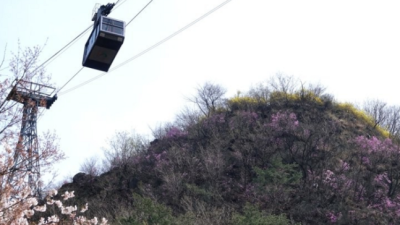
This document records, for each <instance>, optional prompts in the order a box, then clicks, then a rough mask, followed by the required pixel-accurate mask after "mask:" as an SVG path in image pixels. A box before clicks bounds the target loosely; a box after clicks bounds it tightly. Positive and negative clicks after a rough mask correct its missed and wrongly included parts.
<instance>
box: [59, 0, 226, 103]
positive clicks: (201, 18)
mask: <svg viewBox="0 0 400 225" xmlns="http://www.w3.org/2000/svg"><path fill="white" fill-rule="evenodd" d="M231 1H232V0H226V1H224V2H223V3H221V4H220V5H218V6H216V7H214V8H213V9H211V10H210V11H208V12H207V13H205V14H203V15H202V16H200V17H198V18H197V19H195V20H193V21H192V22H190V23H188V24H187V25H186V26H184V27H182V28H181V29H179V30H177V31H175V32H174V33H172V34H171V35H169V36H167V37H166V38H164V39H162V40H161V41H159V42H157V43H156V44H154V45H152V46H150V47H149V48H147V49H145V50H144V51H142V52H140V53H138V54H136V55H135V56H133V57H131V58H129V59H128V60H125V61H124V62H122V63H120V64H119V65H117V66H115V67H113V68H111V70H110V71H109V72H108V73H111V72H113V71H115V70H116V69H118V68H120V67H122V66H124V65H126V64H127V63H129V62H131V61H133V60H135V59H137V58H139V57H140V56H142V55H144V54H146V53H147V52H149V51H151V50H153V49H155V48H157V47H158V46H160V45H162V44H164V43H165V42H167V41H169V40H170V39H172V38H173V37H175V36H176V35H178V34H180V33H182V32H183V31H185V30H186V29H188V28H190V27H191V26H193V25H195V24H196V23H198V22H199V21H201V20H203V19H204V18H206V17H208V16H209V15H211V14H212V13H214V12H215V11H217V10H218V9H220V8H222V7H223V6H225V5H226V4H228V3H229V2H231ZM139 13H140V12H139ZM106 74H107V73H101V74H99V75H97V76H95V77H93V78H91V79H89V80H87V81H85V82H83V83H81V84H79V85H77V86H75V87H73V88H70V89H68V90H66V91H63V92H61V93H60V95H64V94H67V93H69V92H71V91H73V90H76V89H78V88H80V87H82V86H84V85H86V84H89V83H91V82H93V81H95V80H97V79H99V78H100V77H102V76H104V75H106Z"/></svg>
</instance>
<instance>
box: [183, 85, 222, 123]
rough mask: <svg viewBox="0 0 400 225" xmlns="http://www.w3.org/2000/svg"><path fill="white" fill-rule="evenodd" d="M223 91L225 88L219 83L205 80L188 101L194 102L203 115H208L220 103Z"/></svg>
mask: <svg viewBox="0 0 400 225" xmlns="http://www.w3.org/2000/svg"><path fill="white" fill-rule="evenodd" d="M225 93H226V90H225V88H223V87H221V86H220V85H216V84H213V83H210V82H206V83H205V84H204V85H203V86H201V87H199V88H197V95H196V96H195V97H193V98H191V99H189V101H191V102H193V103H195V104H196V105H197V106H198V108H199V109H200V111H201V112H202V113H203V114H204V115H205V116H209V115H210V114H211V113H213V112H215V110H216V109H217V108H218V106H220V105H222V103H223V99H222V97H223V96H224V95H225Z"/></svg>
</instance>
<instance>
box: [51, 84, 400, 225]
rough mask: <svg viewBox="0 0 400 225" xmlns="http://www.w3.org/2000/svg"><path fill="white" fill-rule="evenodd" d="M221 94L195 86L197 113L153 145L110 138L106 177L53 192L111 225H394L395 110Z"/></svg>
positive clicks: (263, 91)
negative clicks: (65, 195)
mask: <svg viewBox="0 0 400 225" xmlns="http://www.w3.org/2000/svg"><path fill="white" fill-rule="evenodd" d="M224 94H225V90H224V89H223V88H222V87H220V86H218V85H215V84H211V83H206V84H205V85H204V86H202V87H199V88H198V94H197V95H196V96H195V97H193V98H191V101H192V102H194V103H195V104H196V105H197V106H198V110H185V111H184V112H182V113H181V114H179V115H178V116H177V119H176V121H175V122H173V123H169V124H165V125H164V126H162V127H159V128H157V129H154V130H153V133H154V140H152V141H151V142H146V141H145V140H144V139H143V138H141V137H140V136H137V135H134V136H129V135H126V134H125V135H123V134H122V133H121V134H119V135H117V139H115V140H118V141H115V140H114V142H112V145H110V148H109V149H108V150H107V151H106V153H108V154H107V162H108V163H107V168H106V172H105V173H102V174H101V175H98V176H97V174H96V173H92V172H93V171H98V170H94V168H91V169H90V170H87V171H85V172H87V173H86V174H85V173H80V174H77V175H75V177H74V179H73V182H72V183H68V184H65V185H63V187H62V188H61V191H60V193H62V192H64V191H66V190H68V191H72V190H73V191H75V193H76V194H75V195H76V197H75V198H73V199H70V200H68V201H71V202H69V204H70V205H74V204H76V205H78V206H82V205H84V204H85V203H88V204H89V210H88V211H87V212H86V213H87V215H88V216H89V217H90V216H91V215H101V216H104V217H106V218H107V219H108V220H109V221H110V222H111V223H113V224H199V225H200V224H221V225H222V224H399V223H400V195H399V182H400V164H399V157H400V151H399V145H398V143H399V138H398V134H399V130H400V125H399V124H398V118H399V116H400V110H399V108H398V107H389V106H386V104H384V103H382V102H380V101H369V102H367V104H365V106H364V110H361V109H358V108H356V107H355V106H353V105H351V104H348V103H339V102H336V101H335V100H334V98H333V96H331V95H329V94H325V93H324V88H322V87H321V86H315V85H305V84H302V83H300V85H299V84H298V83H297V82H295V80H294V79H293V78H292V77H287V76H276V77H275V78H273V79H272V80H270V81H269V82H268V83H267V84H264V85H263V84H260V85H259V86H257V87H253V88H252V89H251V90H250V91H249V92H247V93H245V94H241V93H238V94H237V95H236V96H234V97H232V98H228V99H224V98H223V96H224ZM90 171H92V172H90ZM55 198H57V197H55ZM49 213H52V211H51V209H50V210H49Z"/></svg>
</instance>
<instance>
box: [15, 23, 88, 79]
mask: <svg viewBox="0 0 400 225" xmlns="http://www.w3.org/2000/svg"><path fill="white" fill-rule="evenodd" d="M92 26H93V25H90V26H89V27H87V28H86V29H85V30H84V31H82V32H81V33H80V34H78V36H76V37H75V38H74V39H72V41H70V42H69V43H68V44H66V45H65V46H64V47H62V48H61V49H60V50H58V51H57V52H56V53H54V54H53V55H52V56H50V58H48V59H47V60H46V61H44V62H43V63H42V64H41V65H40V66H38V67H36V69H35V70H33V71H32V73H34V72H36V71H37V70H38V69H40V68H41V67H43V66H44V65H45V64H46V63H48V64H49V63H50V61H52V60H53V59H55V58H56V57H57V56H58V55H59V54H60V53H61V52H62V51H63V50H64V49H67V48H68V47H69V46H70V45H71V44H72V43H74V42H75V41H77V40H78V39H79V38H81V37H82V36H83V34H85V33H86V32H87V31H88V30H89V29H90V28H91V27H92ZM25 75H26V73H25V74H24V75H23V76H22V77H21V78H19V79H18V80H20V79H23V78H24V76H25Z"/></svg>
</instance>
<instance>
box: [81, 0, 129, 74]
mask: <svg viewBox="0 0 400 225" xmlns="http://www.w3.org/2000/svg"><path fill="white" fill-rule="evenodd" d="M114 5H115V4H107V5H106V6H104V5H103V6H101V7H100V8H99V9H98V11H97V13H95V15H94V16H93V18H92V20H93V21H94V26H93V31H92V33H91V34H90V37H89V39H88V40H87V42H86V44H85V51H84V53H83V61H82V66H85V67H89V68H92V69H96V70H101V71H104V72H107V71H108V70H109V69H110V66H111V64H112V62H113V61H114V59H115V57H116V56H117V53H118V51H119V49H120V48H121V46H122V44H123V43H124V39H125V22H124V21H121V20H116V19H112V18H109V17H107V15H108V14H109V13H110V12H111V9H112V7H113V6H114Z"/></svg>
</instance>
